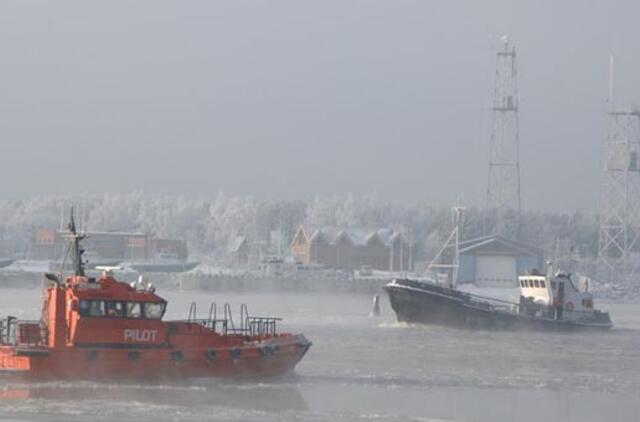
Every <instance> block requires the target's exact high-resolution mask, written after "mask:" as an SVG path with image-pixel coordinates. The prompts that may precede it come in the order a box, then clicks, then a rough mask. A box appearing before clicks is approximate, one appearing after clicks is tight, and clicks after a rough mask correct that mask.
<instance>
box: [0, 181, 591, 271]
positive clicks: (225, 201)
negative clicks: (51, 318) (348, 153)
mask: <svg viewBox="0 0 640 422" xmlns="http://www.w3.org/2000/svg"><path fill="white" fill-rule="evenodd" d="M72 204H74V205H75V209H76V219H77V220H78V224H79V225H80V226H83V225H84V228H86V229H87V230H118V231H142V232H148V233H152V234H154V235H156V236H159V237H169V238H177V239H184V240H186V241H187V243H188V245H189V248H190V251H191V253H192V254H194V255H205V256H214V257H215V256H220V257H221V256H223V255H224V254H225V253H226V252H227V250H228V247H229V245H230V243H231V241H232V240H233V239H234V238H235V237H236V236H246V237H247V239H248V240H249V242H253V241H265V240H266V239H267V238H268V236H269V233H271V232H272V231H276V230H281V232H282V233H283V238H284V239H285V240H290V239H291V238H292V236H293V233H294V230H295V229H296V227H297V226H298V225H300V224H302V223H307V224H312V225H318V226H325V225H331V226H370V227H394V228H397V229H399V230H403V231H404V233H405V235H406V236H408V237H410V239H411V241H412V243H413V251H414V257H415V258H414V259H415V260H416V261H421V260H428V259H429V258H430V257H431V256H433V254H434V253H435V252H436V251H437V249H438V247H439V245H440V244H441V242H442V240H443V239H444V238H446V237H447V236H448V234H449V232H450V230H451V227H452V218H451V210H450V208H448V207H445V206H434V205H432V204H429V203H415V204H404V203H403V204H399V203H391V202H385V201H381V200H379V199H378V198H376V197H375V195H364V196H355V195H333V196H326V197H321V196H316V197H315V198H314V199H313V200H310V201H273V200H262V199H256V198H253V197H228V196H225V195H224V194H222V193H219V194H218V195H217V196H215V197H213V198H191V197H182V196H177V197H176V196H163V195H150V194H144V193H129V194H105V195H101V196H88V197H71V196H34V197H31V198H28V199H23V200H8V201H0V248H1V249H0V255H10V256H27V255H28V251H29V246H30V244H31V241H32V238H33V233H34V230H35V229H36V228H39V227H52V228H57V227H59V226H60V225H61V222H62V223H63V224H65V225H66V221H67V219H68V214H69V207H70V206H71V205H72ZM62 210H64V214H65V215H64V216H62V215H61V214H62V213H61V211H62ZM484 217H485V215H484V212H483V210H478V209H474V208H470V209H467V210H466V211H465V217H464V227H463V232H462V236H463V238H473V237H476V236H481V235H482V234H483V230H485V231H491V227H486V228H485V227H483V226H485V224H486V220H485V218H484ZM62 220H64V222H63V221H62ZM521 240H522V241H524V242H526V243H528V244H531V245H534V246H538V247H540V248H542V249H544V250H545V252H546V253H547V256H549V257H553V256H557V255H559V256H560V258H563V257H567V256H568V255H569V254H570V253H571V254H573V255H574V256H575V257H581V258H585V259H587V260H590V259H591V258H593V257H595V256H596V253H597V248H598V221H597V218H596V216H594V215H589V214H585V213H582V212H580V211H576V212H574V213H570V214H557V213H542V212H528V213H525V214H524V215H523V216H522V225H521Z"/></svg>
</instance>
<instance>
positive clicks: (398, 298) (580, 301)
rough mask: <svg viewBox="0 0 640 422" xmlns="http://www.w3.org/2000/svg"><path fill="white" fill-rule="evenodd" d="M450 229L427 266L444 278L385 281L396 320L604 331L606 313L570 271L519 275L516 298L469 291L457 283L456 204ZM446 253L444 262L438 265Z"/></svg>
mask: <svg viewBox="0 0 640 422" xmlns="http://www.w3.org/2000/svg"><path fill="white" fill-rule="evenodd" d="M454 211H455V216H454V226H455V228H454V230H453V232H452V233H451V235H450V236H449V239H448V240H447V242H446V244H445V245H444V247H443V248H442V249H441V251H440V252H439V253H438V255H437V256H436V258H435V259H434V261H433V262H432V263H431V265H430V268H440V269H446V270H447V273H446V274H445V275H446V279H447V280H446V282H444V283H439V282H437V281H436V280H438V277H435V278H433V279H428V280H411V279H406V278H404V279H396V280H393V281H391V282H390V283H389V284H387V285H386V286H384V290H385V291H386V292H387V294H388V295H389V300H390V302H391V307H392V308H393V310H394V311H395V313H396V315H397V318H398V320H399V321H403V322H410V323H422V324H439V325H446V326H452V327H462V328H480V329H542V330H578V329H592V330H593V329H595V330H608V329H610V328H611V327H612V326H613V324H612V323H611V318H610V317H609V313H607V312H602V311H599V310H597V309H595V308H594V304H593V295H592V294H591V292H589V291H588V287H587V286H585V287H584V288H582V289H581V288H579V287H578V286H576V285H575V284H574V283H573V280H572V279H571V275H570V274H567V273H562V272H554V270H553V267H552V266H551V265H550V264H549V269H548V272H547V274H546V275H542V274H539V273H537V272H536V271H533V272H532V273H531V274H529V275H523V276H519V277H518V288H519V293H520V294H519V301H517V302H511V301H506V300H502V299H498V298H491V297H486V296H480V295H474V294H470V293H468V292H464V291H461V290H459V289H458V288H457V287H456V278H457V276H456V274H457V269H458V262H459V249H458V244H459V242H458V232H459V230H458V227H459V224H460V223H459V222H460V219H461V209H458V208H456V209H454ZM444 255H449V256H450V257H451V261H452V262H450V263H448V264H437V262H438V260H439V259H440V258H441V257H442V256H444Z"/></svg>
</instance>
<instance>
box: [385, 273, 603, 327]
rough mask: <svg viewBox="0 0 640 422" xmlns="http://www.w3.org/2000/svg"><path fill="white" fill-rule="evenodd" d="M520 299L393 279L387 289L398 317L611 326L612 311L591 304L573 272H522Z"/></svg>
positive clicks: (471, 323)
mask: <svg viewBox="0 0 640 422" xmlns="http://www.w3.org/2000/svg"><path fill="white" fill-rule="evenodd" d="M518 281H519V284H520V301H519V302H518V303H515V302H509V301H505V300H501V299H496V298H489V297H484V296H478V295H473V294H470V293H466V292H463V291H460V290H457V289H456V288H454V287H450V286H446V285H441V284H437V283H435V282H427V281H416V280H409V279H399V280H393V281H392V282H391V283H389V284H387V285H386V286H385V287H384V289H385V291H386V292H387V293H388V295H389V299H390V302H391V307H392V308H393V310H394V311H395V312H396V315H397V317H398V320H399V321H404V322H410V323H422V324H439V325H446V326H452V327H461V328H480V329H543V330H544V329H548V330H577V329H597V330H607V329H609V328H611V327H612V326H613V324H612V323H611V318H610V317H609V313H607V312H602V311H599V310H597V309H594V307H593V296H592V295H591V293H589V292H586V291H580V290H579V289H578V288H577V287H576V286H575V285H574V284H573V282H572V280H571V277H570V275H568V274H563V273H556V274H555V275H551V274H549V275H546V276H543V275H539V274H531V275H526V276H520V277H518Z"/></svg>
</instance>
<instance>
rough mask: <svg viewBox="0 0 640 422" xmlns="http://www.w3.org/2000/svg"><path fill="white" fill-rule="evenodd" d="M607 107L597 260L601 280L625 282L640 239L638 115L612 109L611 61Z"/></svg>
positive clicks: (639, 116)
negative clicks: (603, 278) (639, 237)
mask: <svg viewBox="0 0 640 422" xmlns="http://www.w3.org/2000/svg"><path fill="white" fill-rule="evenodd" d="M608 103H609V104H608V111H607V126H608V128H607V139H606V146H605V162H604V180H603V189H602V203H601V214H600V233H599V242H598V259H599V263H600V270H601V271H603V273H601V276H604V277H606V278H607V280H608V281H624V280H626V279H627V277H629V276H630V275H632V274H633V273H635V272H636V270H637V263H635V262H634V260H633V259H631V258H632V251H634V249H636V247H637V246H638V236H639V235H640V167H639V165H638V154H639V153H640V111H638V110H620V109H616V108H615V105H614V101H613V57H612V58H611V61H610V68H609V101H608Z"/></svg>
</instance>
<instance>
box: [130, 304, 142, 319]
mask: <svg viewBox="0 0 640 422" xmlns="http://www.w3.org/2000/svg"><path fill="white" fill-rule="evenodd" d="M127 316H128V317H129V318H142V308H141V307H140V302H127Z"/></svg>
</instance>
